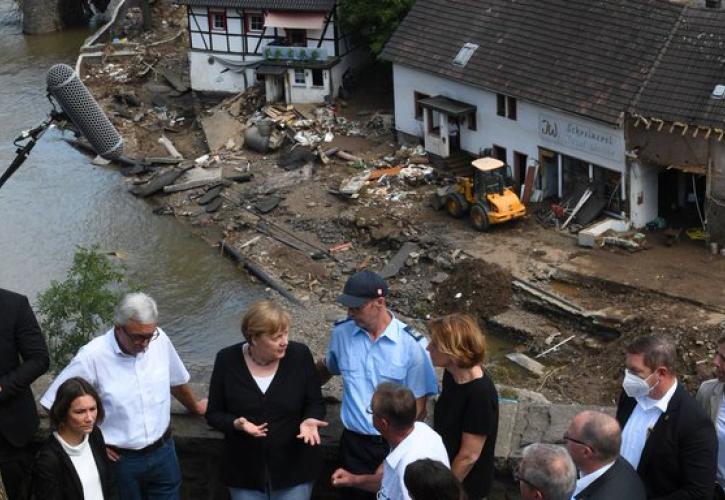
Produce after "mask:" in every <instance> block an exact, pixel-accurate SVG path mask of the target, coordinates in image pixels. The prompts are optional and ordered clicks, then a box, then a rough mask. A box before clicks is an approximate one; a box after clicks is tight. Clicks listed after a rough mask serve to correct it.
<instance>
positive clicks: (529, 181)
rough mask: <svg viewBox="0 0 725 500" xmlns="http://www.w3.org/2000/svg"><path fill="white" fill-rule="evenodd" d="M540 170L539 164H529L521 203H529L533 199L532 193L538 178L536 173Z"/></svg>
mask: <svg viewBox="0 0 725 500" xmlns="http://www.w3.org/2000/svg"><path fill="white" fill-rule="evenodd" d="M538 170H539V165H538V164H534V165H529V166H528V167H526V177H525V179H524V192H523V194H522V195H521V203H523V204H524V205H528V203H529V200H530V199H531V193H533V192H534V181H535V180H536V173H537V172H538Z"/></svg>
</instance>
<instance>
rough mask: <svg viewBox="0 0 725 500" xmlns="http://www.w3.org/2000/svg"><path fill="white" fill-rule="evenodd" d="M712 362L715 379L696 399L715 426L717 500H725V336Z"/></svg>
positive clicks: (699, 391) (700, 391)
mask: <svg viewBox="0 0 725 500" xmlns="http://www.w3.org/2000/svg"><path fill="white" fill-rule="evenodd" d="M712 361H713V365H714V375H715V378H713V379H710V380H706V381H704V382H703V383H702V385H701V386H700V388H699V389H698V390H697V395H696V396H695V399H696V400H697V402H698V403H699V404H700V406H701V407H702V409H703V410H704V411H705V414H706V415H707V416H709V417H710V420H711V421H712V423H713V424H714V425H715V431H716V432H717V442H718V448H717V475H716V480H717V481H716V484H715V500H725V398H723V386H724V385H725V336H723V337H720V339H718V341H717V351H715V356H714V357H713V360H712Z"/></svg>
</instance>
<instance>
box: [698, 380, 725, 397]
mask: <svg viewBox="0 0 725 500" xmlns="http://www.w3.org/2000/svg"><path fill="white" fill-rule="evenodd" d="M720 383H722V382H720V381H719V380H718V379H716V378H711V379H709V380H705V381H704V382H703V383H702V384H700V387H699V388H698V389H697V393H698V394H700V393H708V392H712V391H714V390H715V387H717V384H720Z"/></svg>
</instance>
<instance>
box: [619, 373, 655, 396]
mask: <svg viewBox="0 0 725 500" xmlns="http://www.w3.org/2000/svg"><path fill="white" fill-rule="evenodd" d="M652 375H654V373H652V374H651V375H650V376H649V377H651V376H652ZM649 377H647V378H640V377H638V376H637V375H635V374H634V373H632V372H631V371H629V370H627V369H626V368H625V369H624V380H622V389H624V392H626V393H627V396H629V397H630V398H641V397H643V396H646V395H648V394H649V393H650V391H651V390H652V389H654V388H655V387H657V384H659V383H660V381H659V380H658V381H657V384H655V385H653V386H652V387H650V386H649V384H648V383H647V379H648V378H649Z"/></svg>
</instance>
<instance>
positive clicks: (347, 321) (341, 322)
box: [332, 316, 355, 332]
mask: <svg viewBox="0 0 725 500" xmlns="http://www.w3.org/2000/svg"><path fill="white" fill-rule="evenodd" d="M353 326H355V321H353V319H352V318H351V317H349V316H345V317H344V318H338V319H337V320H335V321H334V322H333V323H332V331H333V332H335V331H340V330H347V329H349V328H351V327H353Z"/></svg>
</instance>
